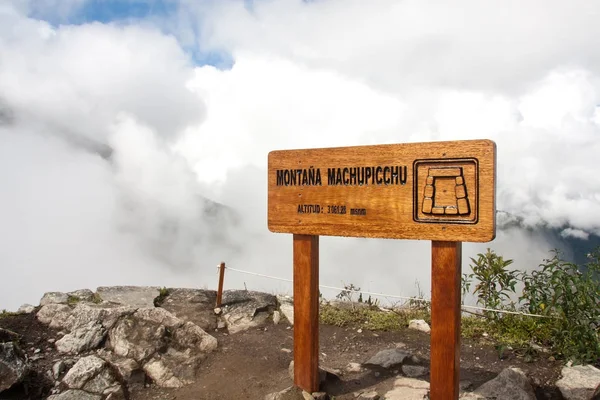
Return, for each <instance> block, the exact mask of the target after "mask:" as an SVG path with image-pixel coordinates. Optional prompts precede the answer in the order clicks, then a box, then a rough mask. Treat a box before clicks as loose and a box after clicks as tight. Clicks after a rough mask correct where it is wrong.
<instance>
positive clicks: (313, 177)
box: [277, 165, 408, 186]
mask: <svg viewBox="0 0 600 400" xmlns="http://www.w3.org/2000/svg"><path fill="white" fill-rule="evenodd" d="M407 171H408V169H407V167H406V165H403V166H398V165H395V166H389V165H386V166H374V167H338V168H327V181H326V182H327V185H328V186H340V185H342V186H362V185H405V184H406V179H407ZM322 185H323V178H322V174H321V169H320V168H314V167H310V168H297V169H278V170H277V186H322Z"/></svg>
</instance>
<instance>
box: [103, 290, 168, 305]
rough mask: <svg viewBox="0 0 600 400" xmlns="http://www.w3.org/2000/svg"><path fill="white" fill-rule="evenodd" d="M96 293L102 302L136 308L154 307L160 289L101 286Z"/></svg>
mask: <svg viewBox="0 0 600 400" xmlns="http://www.w3.org/2000/svg"><path fill="white" fill-rule="evenodd" d="M96 293H97V294H98V295H99V296H100V297H101V298H102V300H105V301H110V302H112V303H117V304H123V305H127V306H130V307H134V308H140V307H154V299H155V298H157V297H158V295H159V294H160V288H158V287H151V286H101V287H99V288H98V289H96Z"/></svg>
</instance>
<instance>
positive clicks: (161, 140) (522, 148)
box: [0, 0, 600, 310]
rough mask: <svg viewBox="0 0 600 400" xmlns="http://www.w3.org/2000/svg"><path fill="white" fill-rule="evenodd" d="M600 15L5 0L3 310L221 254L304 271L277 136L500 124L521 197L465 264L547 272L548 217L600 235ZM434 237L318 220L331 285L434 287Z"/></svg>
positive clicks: (206, 270)
mask: <svg viewBox="0 0 600 400" xmlns="http://www.w3.org/2000/svg"><path fill="white" fill-rule="evenodd" d="M599 17H600V4H598V3H596V2H589V1H583V0H574V1H571V2H568V3H567V2H562V1H555V0H545V1H541V0H540V1H537V0H536V1H534V0H529V1H512V0H509V1H499V0H493V1H487V2H481V1H476V0H460V1H458V2H453V3H452V5H449V4H448V3H447V2H443V1H439V0H425V1H423V0H421V1H415V0H404V1H391V0H381V1H377V2H364V1H359V0H344V1H342V0H314V1H300V0H280V1H273V0H255V1H236V0H229V1H210V0H205V1H191V0H162V1H159V0H156V1H153V0H123V1H117V0H0V188H1V191H0V240H1V241H2V246H0V265H1V268H2V269H1V273H2V278H1V279H0V309H3V308H6V309H9V310H11V309H16V308H17V307H19V305H21V304H23V303H31V304H37V303H38V301H39V299H40V297H41V296H42V294H43V293H44V292H46V291H69V290H76V289H80V288H90V289H92V290H93V289H95V288H96V287H98V286H103V285H156V286H161V287H162V286H172V287H173V286H179V287H199V288H207V289H214V288H216V285H217V275H216V268H215V267H216V265H217V264H218V263H219V262H221V261H225V262H226V263H227V264H228V265H229V266H231V267H232V268H237V269H241V270H245V271H251V272H255V273H260V274H267V275H270V276H276V277H281V278H288V279H289V278H291V276H292V264H291V256H292V246H291V237H290V236H289V235H282V234H273V233H270V232H269V231H268V229H267V224H266V221H267V218H266V213H267V210H266V194H267V189H266V179H265V178H266V163H267V153H268V152H269V151H271V150H275V149H293V148H311V147H331V146H350V145H365V144H376V143H381V144H385V143H404V142H424V141H438V140H461V139H492V140H494V141H495V142H496V144H497V148H498V183H497V207H498V209H499V210H502V211H503V212H505V213H502V214H501V215H499V218H498V228H499V229H498V232H497V238H496V239H495V240H494V241H493V242H491V243H484V244H471V243H465V244H464V245H463V248H464V251H463V270H464V271H465V272H466V271H468V268H469V267H468V264H469V262H470V257H474V256H475V255H476V254H477V253H478V252H481V251H484V250H485V249H486V248H488V247H490V248H492V249H494V250H495V251H497V252H498V253H500V254H502V255H503V256H504V257H505V258H512V259H514V260H515V264H514V266H515V267H516V268H521V269H531V268H534V267H535V266H537V265H538V264H539V263H540V262H541V261H542V259H543V258H545V257H548V255H549V253H548V251H549V249H552V248H553V247H554V246H556V242H555V241H553V239H551V238H549V237H547V236H545V235H544V234H543V233H542V232H543V228H552V229H557V230H559V232H560V233H561V235H563V236H564V237H574V238H578V239H580V240H587V239H588V238H589V237H590V235H598V234H600V178H599V177H598V172H599V171H598V167H597V160H596V157H597V155H598V154H600V140H599V139H600V48H599V47H598V46H597V43H596V41H597V39H596V38H597V37H599V36H600V25H599V24H598V23H597V21H598V19H599ZM212 201H214V202H218V203H221V204H224V205H226V206H227V208H226V210H225V211H222V212H220V213H218V214H214V213H211V212H210V210H211V207H212V204H213V203H212ZM515 220H518V221H519V224H516V225H515V224H512V223H511V222H513V221H515ZM429 249H430V243H429V242H427V241H391V240H366V239H348V238H335V237H326V238H321V272H320V279H321V283H322V284H325V285H332V286H342V285H344V284H350V283H352V284H354V285H355V286H359V287H362V288H363V289H365V290H370V291H375V292H379V293H390V294H397V295H407V296H410V295H414V294H416V293H417V291H418V288H419V287H420V289H421V290H423V291H424V292H425V293H428V291H429V288H430V250H429ZM225 286H226V288H243V287H247V288H248V289H252V290H266V291H269V292H273V293H283V294H291V286H290V285H289V283H286V282H283V281H275V280H269V279H264V278H259V277H256V276H251V275H243V274H241V273H234V272H233V271H230V272H229V273H228V274H227V276H226V282H225ZM324 294H325V295H326V296H328V297H333V296H335V294H337V293H336V292H335V291H333V292H324Z"/></svg>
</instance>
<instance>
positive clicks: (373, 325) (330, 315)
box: [320, 304, 430, 331]
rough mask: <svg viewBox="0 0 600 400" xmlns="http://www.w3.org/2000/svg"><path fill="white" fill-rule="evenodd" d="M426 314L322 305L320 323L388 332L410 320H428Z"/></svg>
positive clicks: (365, 307) (374, 307)
mask: <svg viewBox="0 0 600 400" xmlns="http://www.w3.org/2000/svg"><path fill="white" fill-rule="evenodd" d="M429 318H430V315H429V314H428V313H422V312H419V311H415V310H409V309H407V310H402V311H391V310H386V311H383V310H381V309H379V308H378V307H376V306H369V305H364V306H360V307H354V308H341V307H337V306H334V305H330V304H323V305H322V306H321V309H320V319H321V322H322V323H324V324H328V325H335V326H339V327H352V328H362V329H369V330H372V331H390V330H398V329H401V328H406V327H407V326H408V321H410V320H411V319H429Z"/></svg>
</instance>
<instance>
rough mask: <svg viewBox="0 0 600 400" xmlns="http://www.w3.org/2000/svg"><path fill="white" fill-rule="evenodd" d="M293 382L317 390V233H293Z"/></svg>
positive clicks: (310, 391) (308, 390)
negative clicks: (314, 234) (315, 234)
mask: <svg viewBox="0 0 600 400" xmlns="http://www.w3.org/2000/svg"><path fill="white" fill-rule="evenodd" d="M294 384H295V385H296V386H298V387H300V388H302V389H304V390H306V391H307V392H308V393H313V392H318V391H319V237H318V236H313V235H294Z"/></svg>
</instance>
